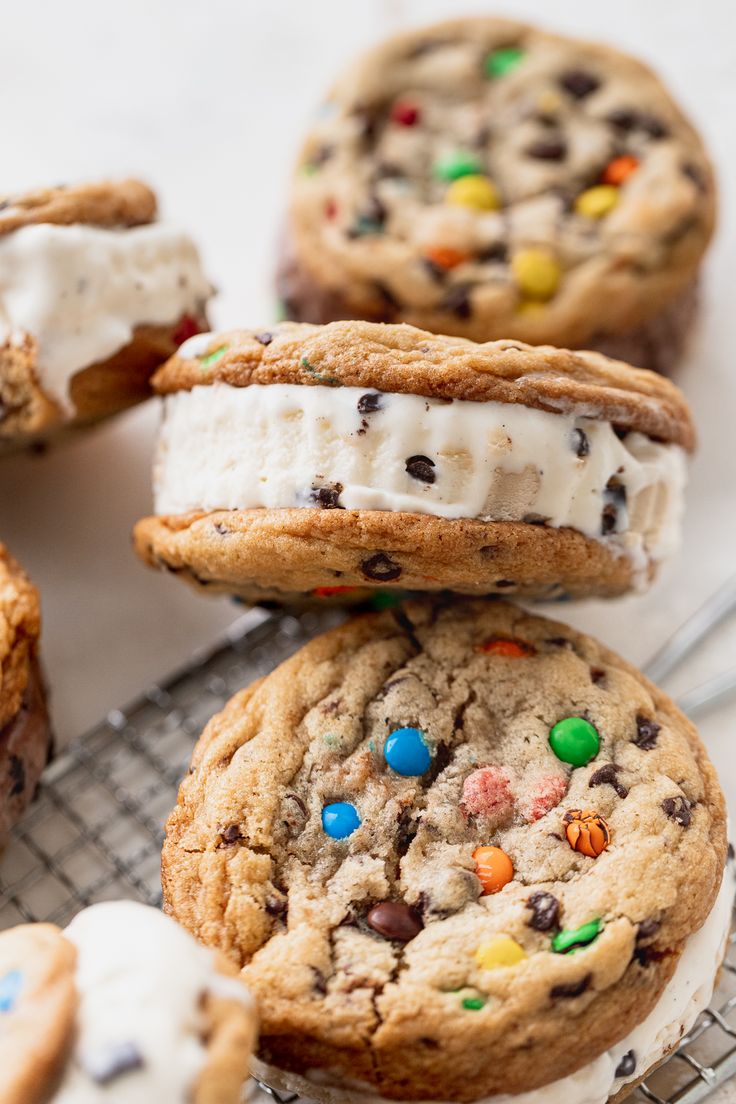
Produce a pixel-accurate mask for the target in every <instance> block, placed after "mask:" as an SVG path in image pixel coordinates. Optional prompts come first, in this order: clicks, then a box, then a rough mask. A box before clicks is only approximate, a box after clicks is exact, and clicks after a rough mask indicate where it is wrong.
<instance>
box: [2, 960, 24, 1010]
mask: <svg viewBox="0 0 736 1104" xmlns="http://www.w3.org/2000/svg"><path fill="white" fill-rule="evenodd" d="M22 986H23V974H22V973H21V971H20V970H10V971H9V972H8V973H7V974H5V975H4V976H3V977H2V978H0V1012H12V1011H13V1008H14V1007H15V1002H16V1001H17V999H18V995H19V993H20V991H21V988H22Z"/></svg>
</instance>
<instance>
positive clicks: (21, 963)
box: [0, 924, 77, 1104]
mask: <svg viewBox="0 0 736 1104" xmlns="http://www.w3.org/2000/svg"><path fill="white" fill-rule="evenodd" d="M76 957H77V956H76V951H75V950H74V947H73V946H72V945H71V943H69V942H68V941H67V940H66V939H64V937H63V936H62V934H61V932H60V931H59V930H58V928H55V927H53V925H51V924H26V925H23V926H21V927H17V928H11V929H10V930H9V931H5V932H3V933H2V934H0V1061H1V1062H2V1101H3V1104H37V1102H40V1101H44V1102H45V1101H46V1100H47V1099H48V1097H47V1088H48V1084H49V1082H50V1081H52V1080H53V1079H54V1077H55V1076H56V1074H57V1073H58V1071H59V1068H60V1066H61V1064H62V1063H63V1061H64V1058H65V1056H66V1051H67V1048H68V1046H69V1045H70V1043H71V1037H72V1034H73V1030H74V1019H75V1013H76V1008H77V994H76V990H75V986H74V969H75V963H76Z"/></svg>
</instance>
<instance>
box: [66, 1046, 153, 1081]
mask: <svg viewBox="0 0 736 1104" xmlns="http://www.w3.org/2000/svg"><path fill="white" fill-rule="evenodd" d="M81 1060H82V1067H83V1069H84V1071H85V1073H86V1074H87V1076H88V1077H89V1078H91V1080H92V1081H94V1082H95V1084H97V1085H109V1084H110V1082H111V1081H115V1080H116V1079H117V1078H118V1077H120V1076H121V1075H122V1074H123V1073H129V1072H130V1071H131V1070H137V1069H143V1066H144V1064H145V1063H144V1061H143V1055H142V1054H141V1052H140V1051H139V1050H138V1047H137V1046H136V1045H135V1043H131V1042H121V1043H106V1044H104V1045H102V1046H96V1047H95V1048H94V1050H88V1051H83V1052H82V1055H81Z"/></svg>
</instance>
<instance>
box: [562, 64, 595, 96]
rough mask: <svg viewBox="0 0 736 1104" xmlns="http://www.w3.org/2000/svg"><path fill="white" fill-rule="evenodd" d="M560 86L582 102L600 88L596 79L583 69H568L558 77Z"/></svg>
mask: <svg viewBox="0 0 736 1104" xmlns="http://www.w3.org/2000/svg"><path fill="white" fill-rule="evenodd" d="M560 84H561V86H562V87H563V88H564V89H565V91H566V92H569V93H570V95H571V96H572V97H573V98H574V99H576V100H584V99H585V97H586V96H590V95H591V93H593V92H595V91H596V90H597V89H598V88H600V86H601V82H600V81H599V80H598V77H595V76H593V74H592V73H588V72H586V70H585V69H570V70H569V71H568V72H567V73H563V74H562V76H561V77H560Z"/></svg>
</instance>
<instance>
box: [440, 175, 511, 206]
mask: <svg viewBox="0 0 736 1104" xmlns="http://www.w3.org/2000/svg"><path fill="white" fill-rule="evenodd" d="M445 203H451V204H453V205H455V206H457V207H473V208H474V209H475V210H476V211H496V210H498V208H499V207H500V206H501V197H500V195H499V194H498V188H497V187H496V185H495V184H494V183H493V181H492V180H489V178H488V177H487V176H483V175H481V174H480V173H470V174H469V175H468V176H461V177H459V178H458V179H457V180H453V182H452V184H451V185H450V187H449V188H448V189H447V191H446V192H445Z"/></svg>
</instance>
